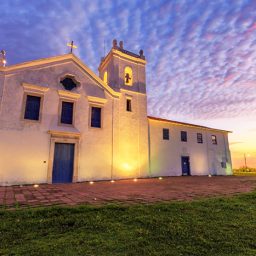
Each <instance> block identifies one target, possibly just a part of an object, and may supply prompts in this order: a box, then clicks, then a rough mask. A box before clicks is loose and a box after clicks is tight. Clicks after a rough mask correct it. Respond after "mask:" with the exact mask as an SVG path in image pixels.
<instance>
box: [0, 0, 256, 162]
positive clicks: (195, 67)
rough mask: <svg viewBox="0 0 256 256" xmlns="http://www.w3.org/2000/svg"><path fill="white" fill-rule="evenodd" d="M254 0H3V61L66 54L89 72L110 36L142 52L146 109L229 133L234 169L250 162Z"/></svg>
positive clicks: (254, 120)
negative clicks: (70, 48) (70, 47)
mask: <svg viewBox="0 0 256 256" xmlns="http://www.w3.org/2000/svg"><path fill="white" fill-rule="evenodd" d="M255 10H256V1H255V0H251V1H250V0H247V1H246V0H243V1H242V0H236V1H234V0H226V1H225V0H208V1H205V0H193V1H192V0H177V1H174V0H173V1H170V0H169V1H161V0H148V1H147V0H141V1H140V0H129V1H124V0H122V1H118V0H115V1H108V0H104V1H100V0H95V1H89V0H88V1H86V0H77V1H71V0H70V1H68V0H63V1H53V0H37V1H33V0H26V1H24V0H8V1H2V2H1V9H0V16H1V19H0V35H1V40H0V48H3V49H5V50H6V51H7V57H8V64H9V65H10V64H14V63H18V62H23V61H28V60H32V59H37V58H43V57H48V56H53V55H59V54H64V53H66V52H67V48H66V43H67V42H68V41H70V40H71V39H72V40H74V41H75V43H76V44H77V45H78V46H79V48H78V49H77V50H76V54H77V55H78V56H79V57H80V58H81V59H82V60H83V61H84V62H85V64H86V65H88V66H89V67H90V68H91V69H92V70H93V71H95V73H97V67H98V64H99V61H100V57H101V56H103V55H104V41H105V45H106V49H109V48H110V47H111V41H112V39H113V38H117V39H118V40H124V43H125V48H126V49H128V50H131V51H135V52H138V51H139V49H141V48H142V49H144V52H145V55H146V58H147V61H148V65H147V89H148V101H149V104H148V112H149V114H150V115H154V116H160V117H163V118H168V119H172V120H178V121H185V122H191V123H197V124H202V125H208V126H212V127H216V128H220V129H227V130H232V131H233V133H232V134H231V135H230V148H231V152H232V156H233V164H234V167H238V166H240V165H243V154H244V153H246V154H247V155H248V157H247V159H248V165H249V166H254V167H256V15H255V13H256V11H255Z"/></svg>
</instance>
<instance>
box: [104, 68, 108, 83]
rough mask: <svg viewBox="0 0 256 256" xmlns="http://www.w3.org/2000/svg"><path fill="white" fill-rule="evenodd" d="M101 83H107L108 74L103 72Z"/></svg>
mask: <svg viewBox="0 0 256 256" xmlns="http://www.w3.org/2000/svg"><path fill="white" fill-rule="evenodd" d="M103 81H104V83H106V84H107V83H108V72H107V71H105V72H104V76H103Z"/></svg>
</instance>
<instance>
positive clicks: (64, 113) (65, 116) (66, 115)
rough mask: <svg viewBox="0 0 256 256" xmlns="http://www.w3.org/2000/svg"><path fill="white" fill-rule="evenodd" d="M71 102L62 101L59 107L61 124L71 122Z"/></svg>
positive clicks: (72, 105) (72, 104)
mask: <svg viewBox="0 0 256 256" xmlns="http://www.w3.org/2000/svg"><path fill="white" fill-rule="evenodd" d="M73 107H74V103H73V102H65V101H63V102H62V108H61V120H60V122H61V123H62V124H72V123H73Z"/></svg>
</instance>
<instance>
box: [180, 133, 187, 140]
mask: <svg viewBox="0 0 256 256" xmlns="http://www.w3.org/2000/svg"><path fill="white" fill-rule="evenodd" d="M180 139H181V141H187V132H185V131H181V132H180Z"/></svg>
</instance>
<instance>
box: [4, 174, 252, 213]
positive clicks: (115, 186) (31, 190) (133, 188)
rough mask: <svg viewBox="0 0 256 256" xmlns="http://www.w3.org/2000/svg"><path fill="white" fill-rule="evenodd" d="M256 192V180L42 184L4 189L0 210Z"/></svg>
mask: <svg viewBox="0 0 256 256" xmlns="http://www.w3.org/2000/svg"><path fill="white" fill-rule="evenodd" d="M255 188H256V176H253V177H242V176H227V177H223V176H218V177H206V176H203V177H195V176H194V177H164V178H163V179H162V180H160V179H158V178H151V179H138V180H137V181H134V180H120V181H115V182H113V183H112V182H110V181H99V182H94V183H93V184H90V183H89V182H82V183H72V184H52V185H51V184H41V185H39V186H38V187H35V186H33V185H24V186H10V187H0V207H7V208H14V207H16V206H19V207H28V206H29V207H35V206H48V205H77V204H103V203H108V202H123V203H137V202H142V203H152V202H157V201H170V200H191V199H194V198H201V197H212V196H220V195H233V194H237V193H242V192H249V191H252V190H253V189H255Z"/></svg>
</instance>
